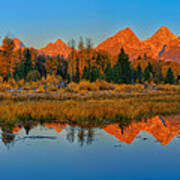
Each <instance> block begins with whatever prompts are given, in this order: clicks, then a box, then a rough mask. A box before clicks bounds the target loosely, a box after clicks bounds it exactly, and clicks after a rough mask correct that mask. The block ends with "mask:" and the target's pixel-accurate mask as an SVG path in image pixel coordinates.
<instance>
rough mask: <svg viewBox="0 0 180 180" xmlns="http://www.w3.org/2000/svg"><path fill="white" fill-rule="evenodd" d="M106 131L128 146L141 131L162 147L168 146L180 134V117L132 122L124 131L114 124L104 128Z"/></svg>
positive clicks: (157, 117)
mask: <svg viewBox="0 0 180 180" xmlns="http://www.w3.org/2000/svg"><path fill="white" fill-rule="evenodd" d="M104 131H106V132H107V133H109V134H111V135H113V136H114V137H116V138H117V139H119V140H120V141H121V142H125V143H127V144H131V143H132V142H133V141H134V139H135V138H136V137H137V136H138V134H139V133H140V132H141V131H145V132H147V133H148V134H151V135H152V136H153V137H155V138H156V140H157V141H158V142H160V143H161V144H162V145H167V144H169V143H170V141H171V140H172V139H173V138H174V137H175V136H177V135H179V134H180V116H175V117H169V118H166V119H163V118H161V117H159V116H156V117H154V118H152V119H148V120H147V121H141V122H132V123H131V124H130V125H129V126H128V127H127V128H123V129H122V128H120V127H119V124H112V125H108V126H107V127H106V128H104Z"/></svg>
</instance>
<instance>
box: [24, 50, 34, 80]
mask: <svg viewBox="0 0 180 180" xmlns="http://www.w3.org/2000/svg"><path fill="white" fill-rule="evenodd" d="M24 59H25V61H24V78H25V77H26V76H27V74H28V72H30V71H31V70H32V69H33V67H32V61H31V52H30V50H29V49H26V50H25V51H24Z"/></svg>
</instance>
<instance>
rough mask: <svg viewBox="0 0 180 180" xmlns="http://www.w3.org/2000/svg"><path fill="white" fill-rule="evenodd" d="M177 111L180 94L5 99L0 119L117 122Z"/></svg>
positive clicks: (0, 107)
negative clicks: (67, 98)
mask: <svg viewBox="0 0 180 180" xmlns="http://www.w3.org/2000/svg"><path fill="white" fill-rule="evenodd" d="M176 113H180V94H178V95H176V96H174V95H166V96H161V95H153V96H142V95H141V96H139V95H138V96H131V97H126V98H114V99H99V100H98V99H90V100H76V101H75V100H66V101H58V100H33V101H32V100H23V101H12V100H2V101H1V103H0V120H1V121H2V122H7V123H15V122H21V121H23V122H25V121H27V120H34V121H46V120H48V121H52V120H56V121H76V122H81V121H97V122H99V121H102V122H104V121H110V122H117V121H121V120H132V119H142V118H146V117H149V116H153V115H169V114H176Z"/></svg>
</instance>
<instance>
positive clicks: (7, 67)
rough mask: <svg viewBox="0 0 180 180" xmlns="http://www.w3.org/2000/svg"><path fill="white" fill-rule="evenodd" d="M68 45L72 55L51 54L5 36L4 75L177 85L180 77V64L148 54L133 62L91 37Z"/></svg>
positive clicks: (0, 64)
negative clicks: (103, 48)
mask: <svg viewBox="0 0 180 180" xmlns="http://www.w3.org/2000/svg"><path fill="white" fill-rule="evenodd" d="M68 45H69V46H70V47H71V53H70V55H69V56H68V57H66V58H65V57H63V56H60V55H58V56H56V57H50V56H46V55H44V54H42V53H39V52H38V51H37V50H35V49H33V48H24V49H18V50H15V45H14V41H13V40H12V39H10V38H9V37H5V39H4V40H3V43H2V49H1V50H0V75H1V76H2V77H3V79H4V81H7V80H8V79H9V78H14V79H15V80H20V79H24V80H26V81H37V80H40V79H41V78H42V77H44V78H46V77H47V75H48V74H51V75H52V74H53V75H55V76H61V78H62V79H63V80H64V81H66V82H71V81H73V82H76V83H79V82H80V81H81V80H87V81H90V82H94V81H96V80H97V79H102V80H105V81H107V82H112V83H118V84H124V83H125V84H134V83H150V82H154V83H157V84H159V83H168V84H175V83H178V81H179V79H180V76H179V71H178V70H177V69H175V68H174V67H176V68H177V66H178V67H179V64H178V65H176V64H175V65H174V66H172V64H173V63H170V62H165V61H160V60H154V61H153V60H152V59H151V58H148V57H147V56H146V55H144V57H138V58H137V59H135V60H133V61H132V60H131V61H130V59H129V56H128V54H126V52H125V51H124V49H123V48H122V49H120V53H119V55H118V57H112V56H111V55H110V54H108V53H107V52H105V51H101V50H96V49H94V48H92V42H91V40H90V39H87V41H86V44H85V43H84V41H83V39H82V38H80V41H79V43H78V50H77V48H76V46H75V41H74V40H72V41H70V42H69V44H68ZM167 67H168V68H167ZM164 69H165V70H166V72H164V71H165V70H164Z"/></svg>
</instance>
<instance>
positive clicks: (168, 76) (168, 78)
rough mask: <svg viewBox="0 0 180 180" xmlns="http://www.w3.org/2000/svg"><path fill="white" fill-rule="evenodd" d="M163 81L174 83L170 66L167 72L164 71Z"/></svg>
mask: <svg viewBox="0 0 180 180" xmlns="http://www.w3.org/2000/svg"><path fill="white" fill-rule="evenodd" d="M165 83H167V84H174V83H175V78H174V73H173V71H172V69H171V68H169V69H168V71H167V73H166V77H165Z"/></svg>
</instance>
